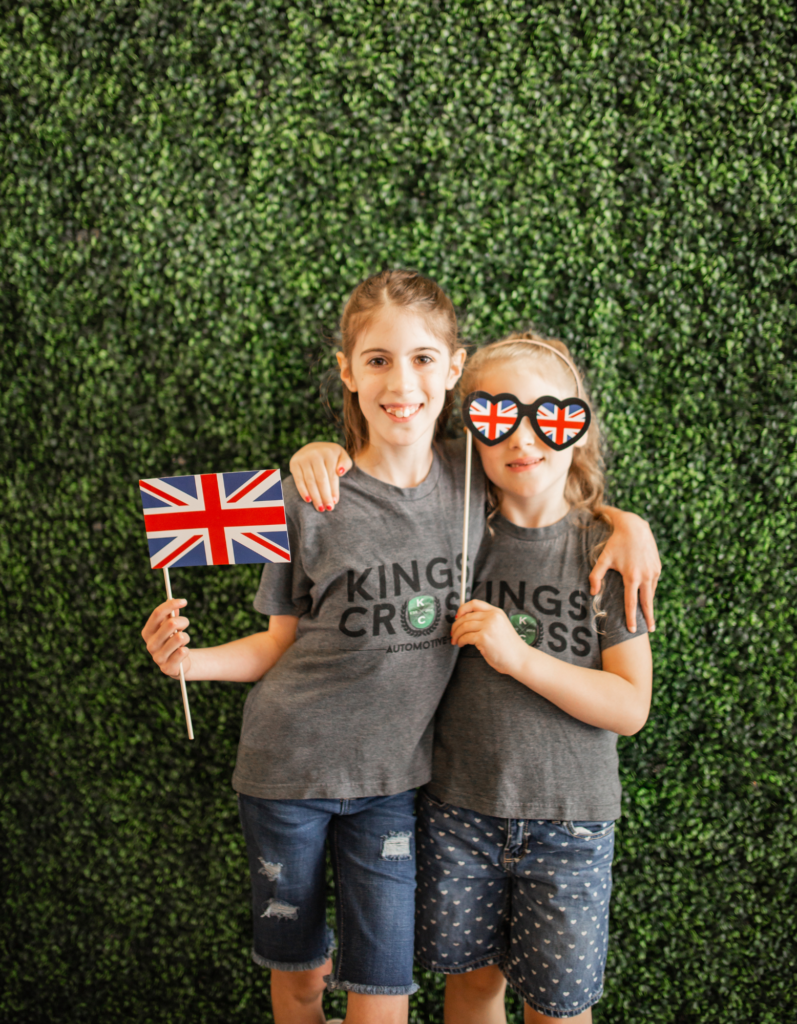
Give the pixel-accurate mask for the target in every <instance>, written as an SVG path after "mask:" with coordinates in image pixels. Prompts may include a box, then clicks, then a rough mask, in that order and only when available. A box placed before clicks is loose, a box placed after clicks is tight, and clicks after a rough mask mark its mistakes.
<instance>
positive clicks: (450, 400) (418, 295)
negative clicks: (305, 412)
mask: <svg viewBox="0 0 797 1024" xmlns="http://www.w3.org/2000/svg"><path fill="white" fill-rule="evenodd" d="M391 306H392V307H394V308H395V309H396V310H400V311H403V312H406V313H411V314H413V315H414V316H419V317H422V318H423V320H424V322H425V323H426V326H427V328H428V329H429V331H430V332H431V333H432V334H434V335H435V337H437V338H438V339H439V340H440V341H442V342H443V343H444V344H445V345H446V347H447V348H448V350H449V352H450V353H451V355H453V354H454V352H455V351H456V350H457V348H459V328H458V326H457V315H456V313H455V312H454V306H453V304H452V302H451V299H449V297H448V296H447V295H446V293H445V292H444V291H443V289H442V288H441V287H440V285H439V284H437V282H436V281H433V280H432V279H431V278H430V277H424V276H423V275H422V274H419V273H418V272H417V271H415V270H383V271H382V272H381V273H380V274H372V275H371V276H370V277H366V279H365V280H364V281H361V282H360V283H359V284H358V285H357V287H356V288H355V289H354V291H353V292H352V293H351V295H350V296H349V298H348V300H347V301H346V305H345V306H344V307H343V315H342V316H341V318H340V333H341V348H342V349H343V355H344V356H345V357H346V361H347V362H348V363H349V364H351V357H352V353H353V351H354V346H355V344H356V342H357V338H358V336H359V335H360V333H361V332H362V331H363V330H365V328H367V327H368V326H369V325H370V324H371V323H372V322H373V320H374V319H375V318H376V317H377V315H378V314H379V313H380V311H381V310H383V309H386V308H388V307H391ZM453 404H454V391H453V389H452V390H451V391H447V392H446V399H445V402H444V403H443V409H442V411H441V413H440V415H439V416H438V418H437V428H436V430H435V440H436V441H437V440H440V439H441V438H442V437H443V436H444V434H445V428H446V423H447V422H448V417H449V415H450V414H451V408H452V406H453ZM343 432H344V434H345V438H346V450H347V451H348V453H349V455H352V456H354V455H356V454H357V452H358V451H360V450H361V449H362V448H363V447H364V446H365V445H366V444H367V443H368V423H367V421H366V419H365V416H363V413H362V409H361V408H360V399H359V397H358V396H357V393H356V392H352V391H349V389H348V388H347V387H344V388H343Z"/></svg>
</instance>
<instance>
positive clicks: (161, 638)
mask: <svg viewBox="0 0 797 1024" xmlns="http://www.w3.org/2000/svg"><path fill="white" fill-rule="evenodd" d="M187 625H188V619H187V618H186V617H185V616H184V615H177V616H175V617H174V618H171V616H168V617H167V618H165V619H164V620H163V622H162V623H161V625H160V628H159V629H158V631H157V633H155V634H153V636H151V637H150V639H149V642H148V643H147V650H148V651H149V653H150V654H151V655H152V656H153V658H154V657H155V655H156V654H157V653H159V652H160V651H161V650H162V649H163V645H164V644H165V643H167V642H168V641H169V639H170V638H171V637H172V636H174V634H175V633H179V632H180V631H181V630H183V629H185V627H186V626H187Z"/></svg>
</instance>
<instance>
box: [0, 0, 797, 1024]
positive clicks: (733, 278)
mask: <svg viewBox="0 0 797 1024" xmlns="http://www.w3.org/2000/svg"><path fill="white" fill-rule="evenodd" d="M0 18H1V19H2V21H1V22H0V23H1V24H2V32H1V33H0V69H1V73H0V88H1V89H2V92H1V94H0V95H1V96H2V101H1V102H2V143H3V145H2V154H3V155H2V164H1V165H0V231H1V232H2V242H3V245H2V256H0V259H2V289H1V290H0V317H1V319H2V356H0V358H1V359H2V388H3V398H2V405H1V406H0V417H2V458H3V472H2V486H3V489H4V516H3V519H4V531H3V535H2V548H1V551H2V566H1V567H0V593H1V594H2V601H3V612H4V614H3V617H2V619H3V621H2V626H0V658H2V662H3V677H2V678H3V683H2V685H3V718H2V724H3V742H2V763H3V784H2V789H1V791H0V792H1V795H0V801H1V807H2V812H1V813H2V819H1V823H0V830H2V835H3V843H2V847H3V850H2V875H3V878H4V888H5V908H4V913H3V914H2V921H1V922H0V934H2V942H3V970H2V972H0V973H2V975H3V987H2V995H0V1015H2V1020H4V1021H14V1022H20V1024H25V1022H37V1024H38V1022H40V1021H42V1020H49V1021H69V1022H76V1021H79V1022H83V1021H85V1022H106V1021H108V1020H115V1019H123V1020H126V1021H139V1022H145V1021H191V1022H194V1021H196V1022H202V1024H205V1022H207V1024H210V1022H221V1021H225V1022H233V1021H235V1022H250V1021H251V1022H254V1021H258V1022H261V1021H269V1020H271V1017H270V1011H269V1008H268V1007H269V1004H268V994H267V978H266V977H265V975H266V972H263V971H260V970H258V969H256V968H255V967H254V966H253V965H252V964H251V963H250V961H249V959H248V948H249V912H248V904H247V891H248V879H247V874H246V867H245V862H244V858H243V851H242V839H241V837H240V835H239V829H238V826H237V819H236V807H235V800H234V795H233V793H232V791H231V789H230V785H229V780H230V775H231V770H232V765H233V760H234V755H235V748H236V742H237V735H238V728H239V721H240V712H241V707H242V702H243V700H244V696H245V688H243V687H239V686H225V685H219V684H210V683H204V684H194V685H192V686H191V695H192V707H193V712H194V721H195V725H196V731H197V740H196V742H195V743H194V744H189V743H188V742H187V740H186V739H185V735H184V726H183V724H182V720H181V716H182V712H181V707H180V702H179V694H178V691H177V690H176V689H175V686H174V685H172V684H170V683H169V682H168V681H166V680H164V679H163V678H162V677H160V676H159V674H158V673H157V672H156V671H155V670H154V668H153V666H152V665H151V663H149V661H148V659H147V656H146V652H145V650H144V648H143V645H142V643H141V639H140V636H139V630H140V629H141V625H142V624H143V620H144V618H145V616H146V615H147V614H148V611H149V609H150V608H151V607H152V606H153V605H154V604H155V603H156V602H157V601H159V600H160V599H161V585H162V584H161V580H160V578H159V576H158V575H157V574H153V573H152V572H151V571H150V569H149V568H148V562H147V559H146V547H145V543H144V536H143V531H142V522H141V514H140V509H139V507H138V498H137V493H136V489H135V481H136V480H137V478H138V477H139V476H155V475H165V474H169V473H179V472H185V473H194V472H200V471H207V470H211V469H221V468H224V469H231V468H250V467H255V466H259V465H281V466H283V467H285V468H286V467H287V461H288V458H289V455H290V453H291V452H292V451H293V450H294V449H295V448H296V447H297V446H298V445H300V444H301V443H303V442H304V441H306V440H308V439H310V438H312V437H317V436H322V435H323V436H334V430H333V428H332V427H331V426H330V425H329V424H328V421H327V419H326V418H325V415H324V413H323V412H322V410H321V408H320V405H319V402H318V398H317V395H318V384H319V380H320V378H321V376H322V374H323V372H324V371H325V369H326V368H328V367H329V366H330V365H331V362H332V357H331V349H330V347H329V345H328V339H329V338H330V337H331V336H333V335H334V331H335V326H336V317H337V315H338V312H339V310H340V306H341V302H342V300H343V298H344V297H345V296H346V294H347V293H348V291H349V290H350V289H351V288H352V287H353V285H354V284H355V283H356V282H357V280H358V279H359V278H360V277H362V276H364V275H365V274H367V273H369V272H372V271H374V270H376V269H380V268H381V267H382V266H385V265H397V266H415V267H418V268H420V269H421V270H423V271H424V272H426V273H428V274H431V275H432V276H434V277H436V278H438V279H439V280H440V282H441V283H442V285H443V286H444V287H445V288H446V289H447V290H448V292H449V293H450V294H451V295H452V297H453V298H454V300H455V302H456V303H457V305H458V307H459V308H460V309H461V311H462V313H463V325H464V331H465V334H466V336H467V337H468V338H469V339H470V340H472V341H476V342H478V341H482V340H485V339H488V338H493V337H495V336H497V335H499V334H501V333H503V332H505V331H507V330H509V329H513V328H515V327H517V326H519V325H527V324H528V323H530V322H533V323H535V324H536V325H537V326H538V327H539V328H541V329H543V330H548V331H550V332H557V333H559V334H560V335H561V336H563V337H565V338H566V339H568V340H569V341H570V342H571V343H572V344H573V346H574V348H575V350H576V351H577V353H578V354H579V356H580V358H581V359H582V360H583V361H584V362H585V364H586V365H587V366H588V368H589V370H590V373H591V378H592V381H593V384H594V390H595V391H596V393H597V395H598V397H599V400H600V403H601V405H602V411H603V417H604V420H605V423H606V425H607V428H608V435H609V439H610V444H611V448H612V456H611V466H610V479H611V487H612V495H613V498H614V500H615V501H616V502H617V503H618V504H620V505H621V506H623V507H626V508H629V509H632V510H635V511H638V512H640V513H641V514H642V515H644V516H646V517H647V518H648V519H649V521H650V522H651V524H652V525H653V527H654V530H655V533H656V536H657V538H658V542H659V546H660V550H661V554H662V558H663V561H664V565H665V570H664V575H663V577H662V582H661V585H660V589H659V596H658V624H659V631H658V633H657V635H656V637H655V641H654V650H655V662H656V694H655V700H654V707H653V712H652V716H651V719H650V722H649V724H648V725H647V727H646V728H645V730H644V731H643V733H642V734H641V735H640V736H638V737H636V738H634V739H632V740H630V741H623V743H622V760H623V779H624V786H625V793H626V813H625V816H624V818H623V822H622V829H621V832H620V846H619V850H618V859H617V869H616V891H615V897H614V903H613V906H614V912H613V925H612V928H613V932H612V940H611V953H610V961H609V970H608V976H607V989H606V995H605V997H604V999H603V1001H602V1002H601V1003H600V1005H599V1007H598V1009H597V1011H596V1019H597V1020H599V1021H602V1022H612V1024H637V1022H643V1021H656V1022H658V1024H670V1022H672V1024H693V1022H701V1024H702V1022H720V1021H728V1020H744V1021H749V1022H759V1021H760V1022H772V1024H775V1022H777V1024H782V1022H783V1021H785V1020H789V1019H795V1017H794V1014H795V1011H794V1004H795V1001H797V981H795V977H796V976H797V970H796V969H797V963H796V962H795V960H796V959H797V956H796V955H795V948H797V947H796V945H795V943H796V942H797V928H796V927H795V915H794V905H795V900H796V898H797V891H796V890H797V885H795V863H794V855H793V837H794V833H795V827H797V807H795V771H794V760H795V710H794V707H795V691H796V689H797V686H796V684H795V676H796V675H797V659H796V658H795V648H794V629H795V616H794V610H793V604H794V601H795V596H797V591H796V590H795V582H796V581H795V563H797V558H795V554H796V552H795V543H794V540H793V530H794V505H795V501H794V494H795V489H796V488H797V459H796V457H795V425H794V422H795V421H794V412H795V389H794V364H793V354H794V337H795V326H797V302H796V292H795V262H796V261H795V251H796V248H797V247H796V245H795V243H797V216H796V215H795V205H794V182H795V170H796V169H797V167H796V163H797V161H795V119H796V118H797V89H795V75H796V72H795V61H794V52H795V49H794V47H795V41H797V15H796V14H795V9H794V6H793V5H792V4H791V3H786V2H785V0H764V2H758V3H756V2H750V0H748V2H746V3H742V2H741V0H726V2H725V3H722V4H719V3H715V2H712V0H707V2H701V3H690V2H688V0H684V2H678V3H676V2H669V0H586V2H584V3H582V4H572V5H565V4H562V3H559V2H554V0H545V2H536V3H534V2H518V0H502V2H500V3H499V2H494V0H482V2H478V3H469V2H465V0H397V2H395V3H394V4H392V5H383V4H378V3H374V2H373V0H302V2H298V3H294V4H290V5H288V4H283V3H279V2H277V0H262V2H261V0H258V2H255V0H237V2H234V3H233V2H219V0H210V2H208V0H205V2H202V3H200V2H197V0H157V2H154V0H150V2H136V0H78V2H75V0H72V2H68V0H51V2H29V3H25V2H18V3H5V4H3V5H2V7H0ZM173 575H174V584H175V587H176V590H177V591H178V592H179V593H181V594H183V595H185V596H186V597H188V599H189V602H190V606H189V607H190V613H191V618H192V621H193V623H194V628H193V630H192V632H193V635H194V638H195V641H196V642H198V643H217V642H220V641H223V640H225V639H228V638H230V637H233V636H236V635H239V634H241V633H242V632H246V631H250V630H254V629H257V628H260V626H261V622H260V621H259V620H258V617H257V616H256V614H255V613H254V612H253V610H252V607H251V599H252V596H253V593H254V590H255V587H256V582H257V575H258V574H257V571H256V569H255V568H254V567H238V568H231V569H228V570H212V569H209V570H192V571H190V572H175V573H174V574H173ZM421 982H422V991H421V992H420V993H419V994H418V996H416V997H414V999H413V1003H412V1014H413V1019H414V1020H418V1021H428V1022H431V1021H440V1020H442V1011H441V985H440V980H439V979H438V978H434V977H433V976H430V975H427V976H424V977H422V979H421ZM333 1010H337V1011H338V1014H339V1013H340V1010H341V1003H340V1001H336V1000H335V999H331V1000H330V1001H329V1012H330V1014H331V1015H334V1014H333V1013H332V1011H333ZM517 1014H518V1007H517V1005H516V1004H515V1003H512V1005H511V1007H510V1015H514V1019H516V1020H520V1017H519V1016H518V1015H517Z"/></svg>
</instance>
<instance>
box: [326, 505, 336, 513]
mask: <svg viewBox="0 0 797 1024" xmlns="http://www.w3.org/2000/svg"><path fill="white" fill-rule="evenodd" d="M334 507H335V506H334V505H327V512H331V511H332V509H333V508H334Z"/></svg>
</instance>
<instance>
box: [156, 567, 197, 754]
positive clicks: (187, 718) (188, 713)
mask: <svg viewBox="0 0 797 1024" xmlns="http://www.w3.org/2000/svg"><path fill="white" fill-rule="evenodd" d="M163 582H164V583H165V584H166V596H167V597H168V599H169V600H170V601H171V599H172V582H171V580H170V579H169V570H168V569H166V568H164V570H163ZM176 614H177V613H176V612H172V618H174V616H175V615H176ZM180 689H181V690H182V694H183V708H184V710H185V724H186V728H187V729H188V738H189V740H192V739H193V738H194V727H193V726H192V725H191V709H190V708H189V706H188V690H186V688H185V672H184V671H183V663H182V662H180Z"/></svg>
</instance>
